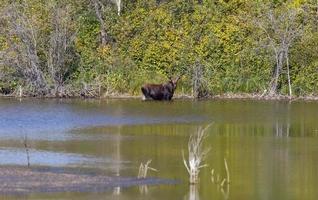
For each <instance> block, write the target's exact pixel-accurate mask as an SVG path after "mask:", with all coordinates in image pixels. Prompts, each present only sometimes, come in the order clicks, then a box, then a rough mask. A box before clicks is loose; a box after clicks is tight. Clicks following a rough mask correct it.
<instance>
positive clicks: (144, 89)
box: [141, 87, 151, 100]
mask: <svg viewBox="0 0 318 200" xmlns="http://www.w3.org/2000/svg"><path fill="white" fill-rule="evenodd" d="M141 91H142V94H143V96H142V100H148V99H151V96H150V94H149V91H148V90H147V88H145V87H141Z"/></svg>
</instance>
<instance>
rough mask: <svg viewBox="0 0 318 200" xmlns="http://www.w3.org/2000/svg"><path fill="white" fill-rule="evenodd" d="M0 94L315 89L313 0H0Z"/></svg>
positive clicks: (317, 19)
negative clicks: (159, 86) (147, 86)
mask: <svg viewBox="0 0 318 200" xmlns="http://www.w3.org/2000/svg"><path fill="white" fill-rule="evenodd" d="M1 2H2V3H1V5H0V9H1V10H0V92H1V93H3V94H15V95H17V94H18V93H20V94H21V93H22V92H23V94H26V95H35V96H39V95H44V96H78V95H84V96H99V95H118V94H131V95H138V94H140V86H141V85H142V84H143V83H144V82H162V81H165V80H166V79H167V78H168V77H169V76H177V75H182V80H181V81H180V84H179V87H178V91H177V92H178V93H179V94H180V93H182V94H188V95H193V96H196V97H200V96H205V95H214V94H224V93H229V92H231V93H257V94H260V95H261V94H262V95H270V96H275V95H277V94H284V95H293V96H299V95H302V96H303V95H318V31H317V30H318V1H317V0H290V1H286V0H263V1H261V0H259V1H249V0H228V1H225V0H173V1H168V0H123V1H121V0H78V1H68V0H64V1H62V0H45V1H44V0H19V1H12V0H2V1H1Z"/></svg>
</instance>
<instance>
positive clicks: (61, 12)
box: [47, 5, 76, 96]
mask: <svg viewBox="0 0 318 200" xmlns="http://www.w3.org/2000/svg"><path fill="white" fill-rule="evenodd" d="M51 10H52V16H51V24H52V31H51V34H50V42H49V49H48V60H47V64H48V69H49V73H50V76H51V79H52V81H53V83H54V91H55V95H56V96H63V95H65V94H64V93H65V92H64V82H65V80H66V78H67V77H66V76H67V74H69V73H70V71H71V70H72V69H71V67H70V66H71V62H73V61H74V60H75V59H76V56H75V55H74V54H75V53H74V52H73V51H72V47H73V43H74V39H75V36H76V33H75V31H73V29H74V28H73V27H72V26H74V25H72V24H74V23H73V22H72V16H71V13H72V10H71V8H70V7H69V6H64V5H54V6H53V7H52V9H51ZM74 58H75V59H74Z"/></svg>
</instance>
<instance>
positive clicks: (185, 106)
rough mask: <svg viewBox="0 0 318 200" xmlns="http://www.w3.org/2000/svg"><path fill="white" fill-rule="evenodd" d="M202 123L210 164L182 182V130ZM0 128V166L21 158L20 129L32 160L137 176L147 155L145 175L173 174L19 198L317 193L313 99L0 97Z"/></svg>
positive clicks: (249, 199)
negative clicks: (192, 180)
mask: <svg viewBox="0 0 318 200" xmlns="http://www.w3.org/2000/svg"><path fill="white" fill-rule="evenodd" d="M210 123H213V125H212V126H211V127H210V128H209V129H208V130H207V132H208V137H207V138H206V140H205V142H204V146H205V147H206V148H208V147H210V148H211V150H210V152H209V153H208V155H207V159H206V163H207V164H208V167H206V168H203V169H202V170H201V173H200V184H198V185H197V186H190V185H189V184H188V174H187V171H186V169H185V167H184V165H183V161H182V153H181V152H182V150H184V151H185V152H187V142H188V138H189V135H190V134H191V133H194V132H196V131H197V130H198V128H199V127H200V126H205V125H207V124H210ZM0 127H1V128H0V164H1V165H26V164H27V159H26V153H25V149H24V144H23V141H24V138H25V137H27V142H28V146H29V147H30V163H31V165H32V166H44V167H52V169H55V168H65V169H66V168H67V169H76V170H83V171H85V170H89V171H93V172H96V173H101V174H105V175H108V176H124V177H126V176H128V177H135V176H137V174H138V169H139V165H140V163H141V162H146V161H147V160H149V159H151V160H152V162H151V164H150V166H151V167H153V168H156V169H158V170H159V171H158V172H153V171H149V173H148V176H152V177H159V178H165V179H173V180H178V181H180V183H179V184H176V185H157V186H148V187H129V188H114V189H111V190H109V191H105V192H102V193H94V192H90V193H44V194H43V193H42V194H29V195H26V196H24V197H23V198H24V199H116V200H126V199H132V200H134V199H154V200H157V199H158V200H159V199H160V200H161V199H176V200H177V199H186V200H198V199H200V200H206V199H222V200H223V199H235V200H263V199H264V200H267V199H279V200H284V199H286V200H293V199H295V200H296V199H297V200H298V199H306V200H311V199H312V200H316V199H317V198H318V190H317V186H318V167H317V166H318V102H304V101H299V102H298V101H295V102H284V101H252V100H209V101H190V100H175V101H173V102H150V101H147V102H142V101H141V100H81V99H76V100H74V99H73V100H66V99H63V100H58V99H45V100H43V99H22V100H18V99H0ZM224 158H226V160H227V163H228V166H229V171H230V181H231V182H230V185H229V187H228V186H224V188H220V187H219V186H218V185H216V184H214V183H213V182H212V181H211V170H212V169H214V174H215V178H216V177H217V175H219V177H220V179H222V178H223V177H225V176H226V171H225V167H224V162H223V160H224ZM0 198H1V197H0ZM20 198H21V196H3V197H2V199H20Z"/></svg>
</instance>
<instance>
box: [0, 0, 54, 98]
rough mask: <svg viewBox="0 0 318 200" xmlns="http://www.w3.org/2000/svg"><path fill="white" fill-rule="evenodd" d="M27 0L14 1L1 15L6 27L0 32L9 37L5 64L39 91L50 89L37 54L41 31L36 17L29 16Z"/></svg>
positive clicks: (30, 86) (43, 91) (38, 92)
mask: <svg viewBox="0 0 318 200" xmlns="http://www.w3.org/2000/svg"><path fill="white" fill-rule="evenodd" d="M28 11H29V5H28V3H27V2H22V3H20V4H19V3H11V4H9V5H8V6H6V7H5V8H4V9H3V10H2V12H1V16H0V18H1V19H0V20H1V22H2V24H4V28H3V29H2V30H1V35H4V36H5V38H6V44H7V48H5V49H4V50H2V52H1V54H3V61H2V62H3V64H4V65H6V66H10V67H11V68H14V69H15V70H16V71H17V73H18V74H20V75H21V76H22V77H23V78H24V79H25V81H26V84H27V86H28V87H29V88H30V89H31V90H32V91H33V92H34V93H36V94H40V95H44V94H46V93H47V91H48V87H47V82H46V80H45V78H44V73H43V71H42V68H41V64H40V63H41V62H40V58H39V56H38V55H39V53H38V48H39V47H38V40H39V34H38V31H37V24H36V23H35V22H34V20H35V19H34V18H32V17H30V16H28V13H27V12H28Z"/></svg>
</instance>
